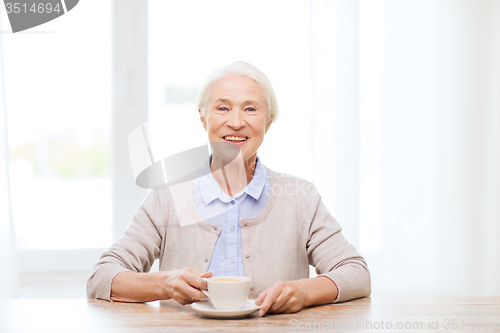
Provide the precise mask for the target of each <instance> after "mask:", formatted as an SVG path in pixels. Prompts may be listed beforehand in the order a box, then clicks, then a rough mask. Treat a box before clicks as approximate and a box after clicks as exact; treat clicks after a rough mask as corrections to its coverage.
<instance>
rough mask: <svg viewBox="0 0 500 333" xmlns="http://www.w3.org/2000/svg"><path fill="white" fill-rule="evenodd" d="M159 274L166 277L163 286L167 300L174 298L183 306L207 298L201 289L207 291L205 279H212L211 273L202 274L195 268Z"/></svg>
mask: <svg viewBox="0 0 500 333" xmlns="http://www.w3.org/2000/svg"><path fill="white" fill-rule="evenodd" d="M158 273H160V274H163V276H164V277H165V278H164V279H163V281H162V284H161V286H162V288H163V290H164V292H165V296H166V297H167V298H172V299H174V300H175V301H176V302H178V303H180V304H182V305H185V304H190V303H193V302H196V301H199V300H202V299H205V298H207V296H206V295H205V294H204V293H203V292H201V291H200V289H204V290H205V289H207V281H205V280H204V279H203V278H209V277H211V276H212V273H211V272H204V273H201V272H199V271H198V270H196V269H194V268H183V269H177V270H173V271H163V272H158Z"/></svg>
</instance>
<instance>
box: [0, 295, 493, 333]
mask: <svg viewBox="0 0 500 333" xmlns="http://www.w3.org/2000/svg"><path fill="white" fill-rule="evenodd" d="M495 323H496V327H493V325H494V324H495ZM398 325H399V327H400V328H401V329H398ZM486 326H489V327H486ZM405 327H406V329H405ZM334 330H335V331H339V332H340V331H384V330H390V331H393V332H399V331H410V330H416V331H420V332H422V331H433V332H438V331H446V332H471V331H473V332H500V297H431V298H429V297H425V298H424V297H423V298H378V297H372V298H364V299H358V300H354V301H351V302H346V303H342V304H331V305H323V306H317V307H313V308H308V309H303V310H302V311H300V312H299V313H295V314H281V315H267V316H265V317H262V318H260V317H258V316H257V314H253V315H251V316H250V317H248V318H245V319H237V320H236V319H235V320H224V319H208V318H207V317H205V316H204V315H201V314H198V313H196V312H195V311H194V310H192V309H191V307H190V306H182V305H179V304H177V303H175V302H174V301H161V302H158V301H157V302H151V303H133V304H130V303H118V302H105V301H87V300H84V299H76V300H65V299H61V300H0V332H1V333H8V332H29V333H32V332H45V331H47V332H67V333H72V332H92V333H93V332H117V333H118V332H120V333H121V332H141V333H142V332H203V331H209V332H238V333H243V332H290V331H320V332H327V331H334Z"/></svg>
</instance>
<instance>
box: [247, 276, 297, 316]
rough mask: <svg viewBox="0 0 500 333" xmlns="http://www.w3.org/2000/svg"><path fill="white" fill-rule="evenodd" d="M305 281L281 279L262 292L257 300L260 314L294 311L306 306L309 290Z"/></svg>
mask: <svg viewBox="0 0 500 333" xmlns="http://www.w3.org/2000/svg"><path fill="white" fill-rule="evenodd" d="M302 282H303V281H301V280H298V281H279V282H276V283H275V284H274V286H272V287H270V288H267V289H266V290H264V291H263V292H261V293H260V295H259V297H258V298H257V300H256V301H255V304H256V305H260V310H259V316H261V317H262V316H263V315H265V314H266V313H294V312H298V311H300V309H302V307H305V306H306V302H307V291H306V288H304V284H303V283H302Z"/></svg>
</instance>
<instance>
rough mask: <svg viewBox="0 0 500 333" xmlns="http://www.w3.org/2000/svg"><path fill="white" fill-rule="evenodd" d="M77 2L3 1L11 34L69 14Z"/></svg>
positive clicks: (51, 0)
mask: <svg viewBox="0 0 500 333" xmlns="http://www.w3.org/2000/svg"><path fill="white" fill-rule="evenodd" d="M78 1H79V0H4V5H5V10H6V11H7V16H8V17H9V21H10V27H11V28H12V32H13V33H16V32H19V31H23V30H27V29H31V28H33V27H36V26H39V25H41V24H44V23H47V22H49V21H52V20H53V19H56V18H58V17H59V16H62V15H64V14H65V13H67V12H69V11H70V10H72V9H73V8H75V6H76V5H77V4H78Z"/></svg>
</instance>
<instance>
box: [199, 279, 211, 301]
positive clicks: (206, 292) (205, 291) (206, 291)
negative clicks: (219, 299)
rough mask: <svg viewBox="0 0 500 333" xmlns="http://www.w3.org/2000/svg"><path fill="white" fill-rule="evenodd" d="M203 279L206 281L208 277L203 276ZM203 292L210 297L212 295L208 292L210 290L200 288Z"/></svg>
mask: <svg viewBox="0 0 500 333" xmlns="http://www.w3.org/2000/svg"><path fill="white" fill-rule="evenodd" d="M202 279H203V280H205V281H208V279H207V278H202ZM200 290H201V292H202V293H204V294H205V295H207V297H210V295H209V294H208V290H204V289H200Z"/></svg>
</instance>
